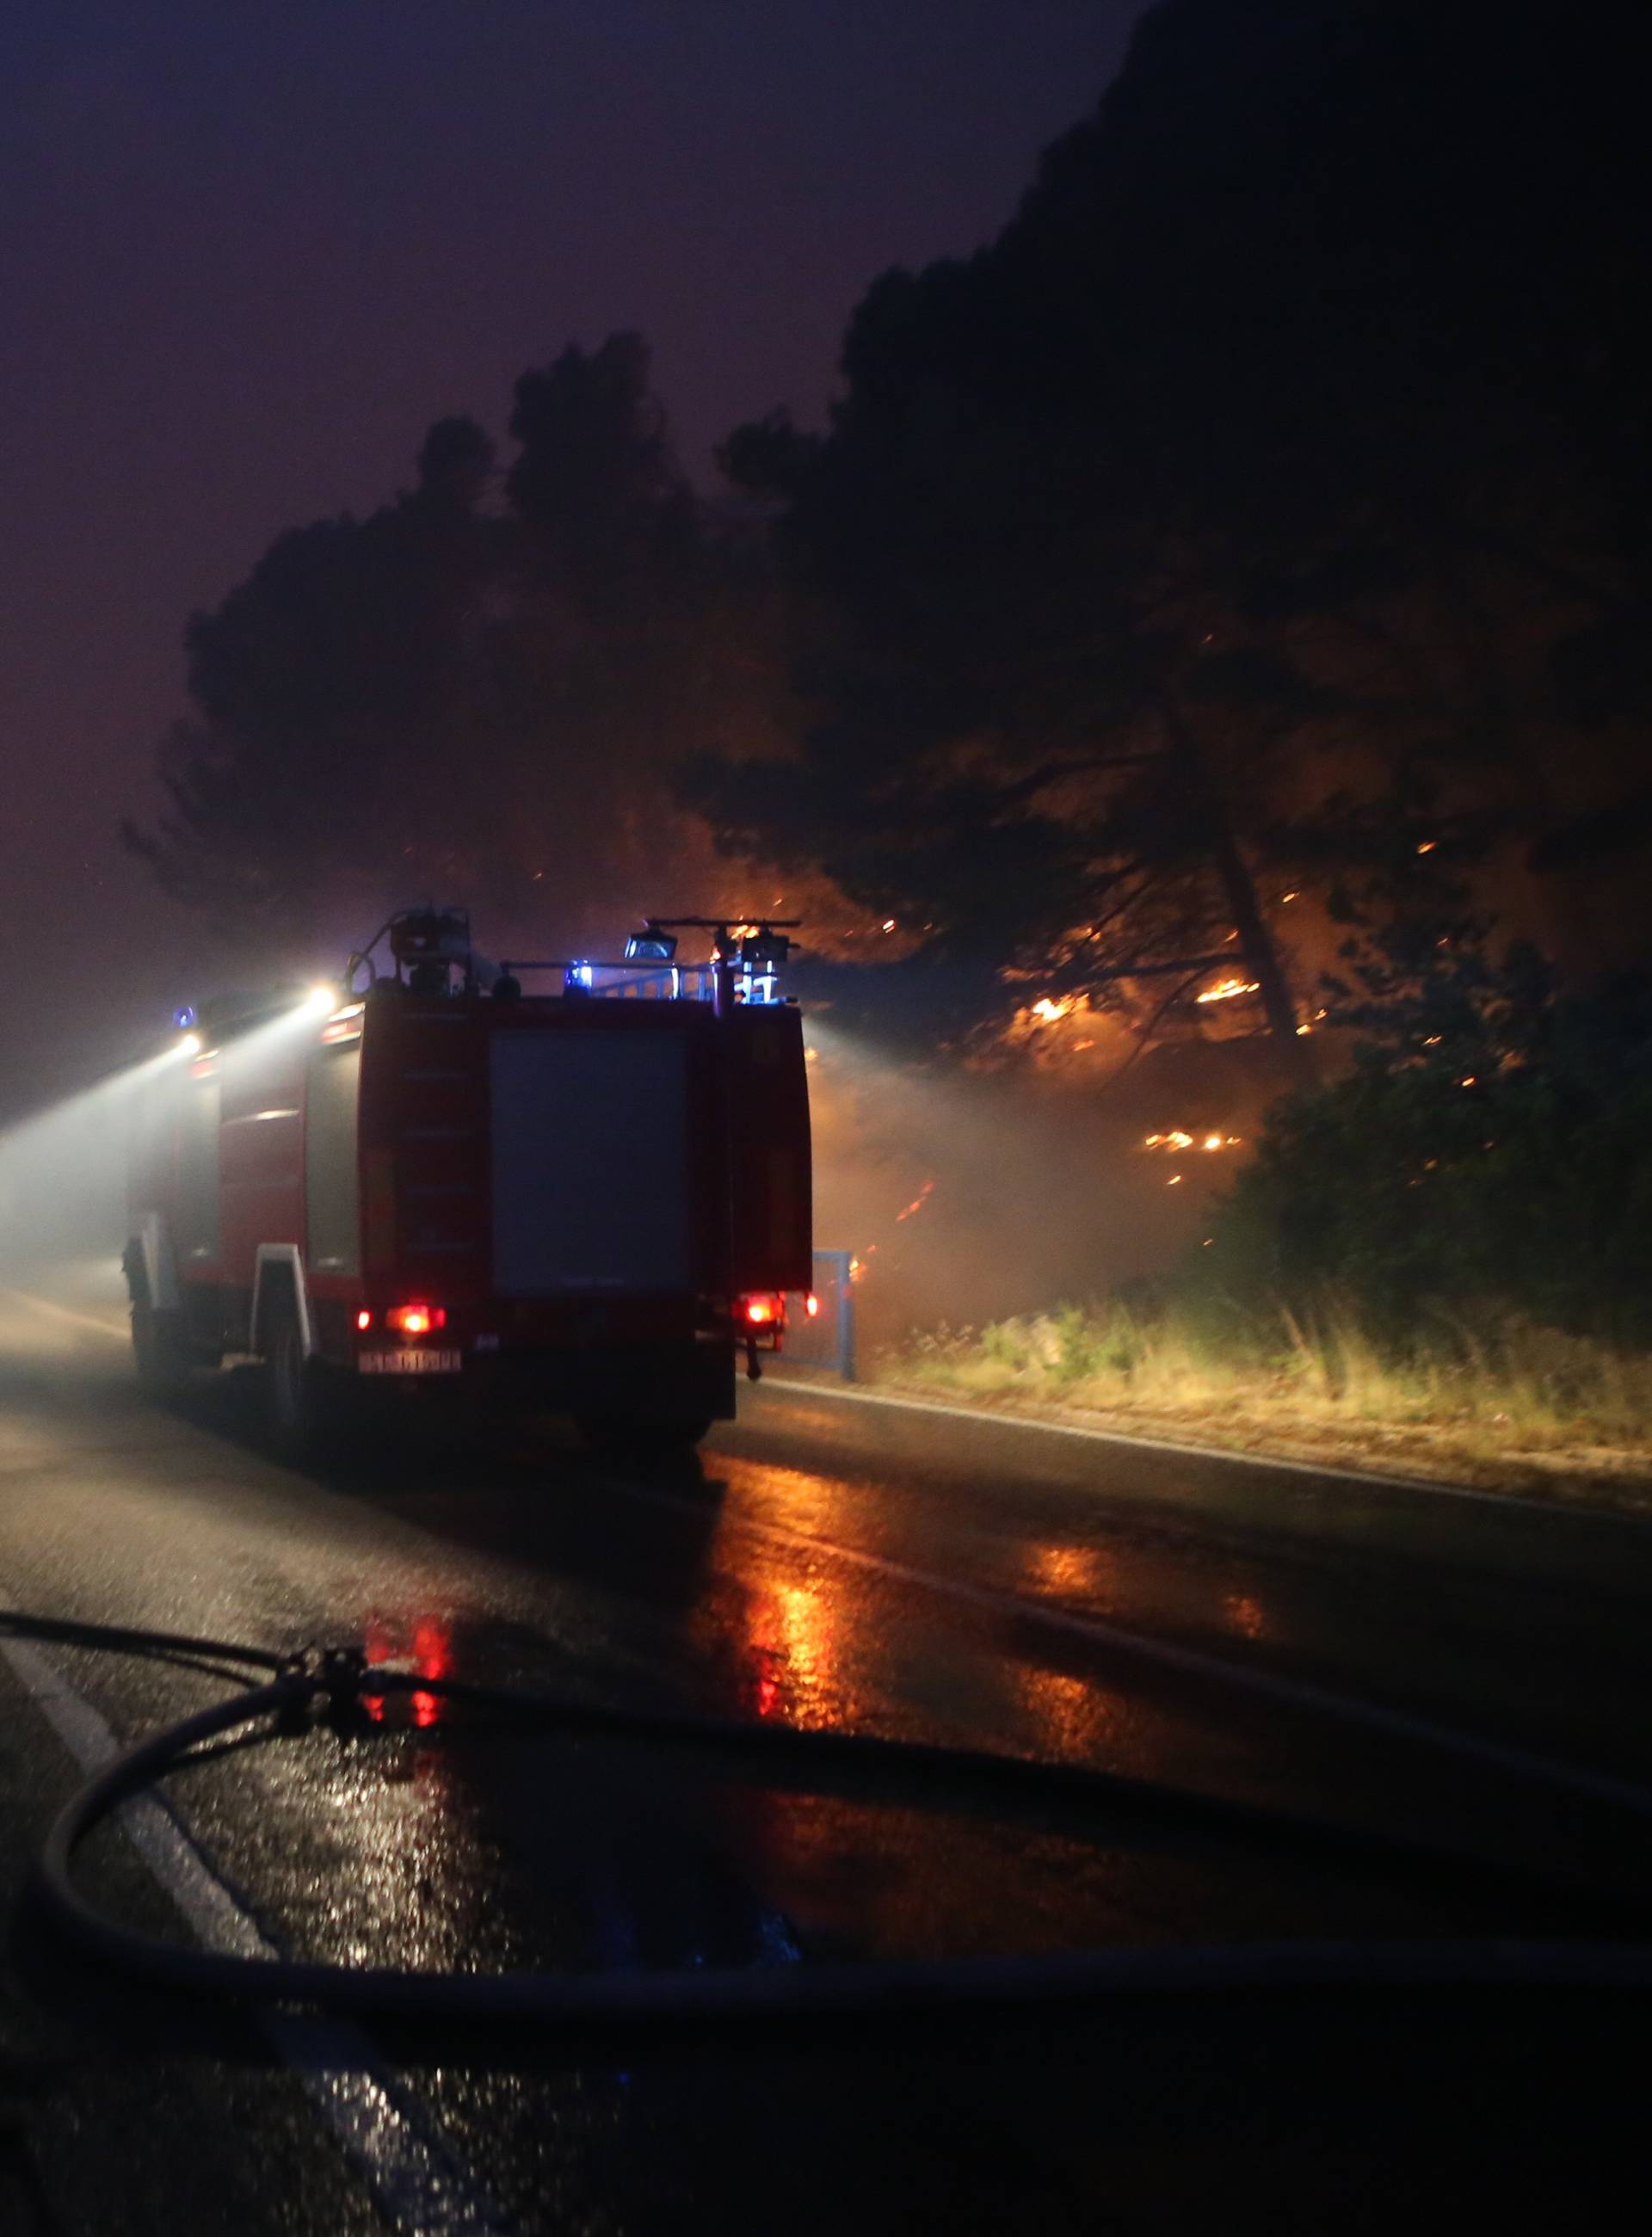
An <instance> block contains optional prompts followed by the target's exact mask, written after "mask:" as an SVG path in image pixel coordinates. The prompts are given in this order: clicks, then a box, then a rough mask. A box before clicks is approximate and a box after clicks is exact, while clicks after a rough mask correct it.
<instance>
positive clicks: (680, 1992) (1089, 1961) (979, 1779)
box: [0, 1612, 1652, 2025]
mask: <svg viewBox="0 0 1652 2237" xmlns="http://www.w3.org/2000/svg"><path fill="white" fill-rule="evenodd" d="M7 1623H10V1624H11V1625H12V1626H13V1627H23V1626H26V1627H28V1629H29V1630H30V1633H31V1634H32V1635H33V1636H36V1637H56V1638H60V1639H63V1640H66V1641H67V1642H68V1643H71V1644H75V1645H96V1644H100V1643H101V1644H104V1645H108V1646H116V1647H118V1648H119V1649H120V1650H121V1651H123V1652H130V1653H143V1652H152V1651H156V1642H159V1641H162V1640H164V1641H165V1642H166V1643H167V1644H168V1645H169V1646H173V1647H177V1646H182V1645H185V1644H187V1645H188V1646H190V1647H191V1648H193V1649H194V1650H195V1651H197V1652H202V1653H204V1652H210V1653H212V1654H214V1655H215V1656H217V1657H218V1658H219V1659H221V1660H232V1659H239V1660H241V1661H243V1662H244V1663H247V1664H249V1665H254V1666H257V1667H259V1668H261V1669H264V1670H269V1669H272V1668H273V1669H274V1671H275V1673H276V1674H275V1675H274V1677H272V1678H270V1679H268V1680H267V1681H266V1682H264V1683H261V1684H256V1685H251V1686H248V1687H247V1688H246V1689H245V1690H244V1691H242V1692H241V1693H236V1694H235V1695H234V1696H232V1697H231V1698H230V1699H228V1700H225V1701H221V1702H219V1703H216V1704H215V1705H214V1706H212V1707H210V1708H207V1709H203V1710H202V1711H200V1712H197V1713H196V1714H195V1715H194V1716H190V1717H186V1718H184V1719H182V1720H181V1721H180V1722H179V1723H177V1724H175V1725H173V1726H169V1727H168V1728H167V1729H166V1730H165V1731H163V1732H158V1733H156V1734H155V1736H154V1737H153V1738H151V1739H147V1740H144V1741H142V1742H141V1743H140V1744H138V1745H136V1746H135V1747H133V1748H131V1749H129V1751H128V1752H126V1753H125V1754H123V1755H122V1756H121V1757H120V1758H119V1759H117V1760H116V1762H114V1763H112V1764H110V1765H109V1766H108V1767H107V1768H106V1769H105V1770H103V1771H102V1772H99V1773H98V1774H97V1775H96V1777H94V1778H90V1779H89V1780H88V1781H87V1782H86V1783H85V1785H83V1786H82V1787H81V1788H80V1789H79V1790H78V1791H77V1792H76V1793H75V1794H74V1795H73V1796H72V1797H71V1798H70V1800H69V1802H68V1804H67V1805H65V1807H64V1808H63V1811H61V1812H60V1814H59V1816H58V1818H57V1819H56V1822H55V1824H54V1825H53V1826H52V1828H51V1831H50V1833H49V1835H48V1836H47V1839H46V1843H45V1846H44V1849H43V1852H42V1855H41V1858H40V1860H39V1866H38V1875H37V1877H38V1884H39V1889H40V1893H41V1895H42V1897H43V1901H44V1903H45V1905H46V1907H47V1910H49V1912H50V1915H51V1916H52V1917H54V1918H55V1919H56V1921H57V1922H58V1924H60V1925H61V1926H62V1927H63V1929H64V1930H66V1931H67V1932H68V1933H69V1935H70V1936H72V1937H73V1938H74V1939H75V1941H76V1942H77V1943H80V1944H81V1945H82V1946H83V1948H84V1949H86V1950H89V1951H90V1952H91V1953H92V1954H93V1955H94V1956H96V1957H100V1958H102V1959H103V1960H104V1961H106V1962H107V1963H111V1964H114V1965H116V1966H119V1967H120V1968H121V1969H122V1970H124V1971H126V1972H128V1973H130V1974H133V1975H135V1976H139V1977H140V1978H142V1979H144V1980H147V1981H149V1982H152V1983H155V1984H157V1985H159V1986H161V1987H163V1988H169V1989H173V1990H188V1991H192V1992H195V1993H197V1994H206V1995H210V1996H225V1997H232V1998H235V1999H237V2000H241V2001H244V2002H254V2003H295V2004H314V2005H319V2006H321V2007H324V2008H325V2009H328V2010H331V2011H336V2012H348V2013H352V2014H356V2015H362V2016H378V2017H380V2018H396V2019H402V2020H420V2021H432V2020H436V2021H447V2022H464V2023H476V2022H489V2023H495V2024H497V2023H524V2022H526V2023H544V2024H560V2025H568V2024H572V2023H585V2022H604V2021H613V2020H631V2021H680V2020H685V2019H696V2018H700V2019H718V2020H739V2019H763V2018H779V2017H783V2016H794V2015H804V2014H819V2015H826V2014H849V2015H853V2014H856V2013H859V2014H864V2015H874V2014H889V2013H893V2012H896V2011H899V2012H922V2011H927V2010H938V2009H948V2008H955V2007H959V2006H983V2005H985V2006H993V2005H996V2006H1008V2005H1015V2004H1022V2005H1027V2004H1050V2003H1084V2002H1089V2001H1093V2000H1094V1999H1097V1998H1099V1997H1102V1996H1107V1995H1109V1994H1116V1993H1120V1992H1128V1991H1138V1990H1205V1991H1209V1990H1277V1989H1291V1988H1295V1989H1311V1988H1351V1987H1379V1988H1412V1987H1424V1986H1428V1987H1433V1986H1442V1987H1443V1986H1469V1985H1482V1984H1494V1983H1497V1984H1514V1983H1520V1984H1526V1985H1536V1984H1551V1985H1564V1986H1589V1987H1613V1988H1620V1989H1622V1988H1628V1989H1646V1988H1649V1987H1652V1943H1643V1942H1640V1941H1633V1942H1631V1941H1623V1942H1619V1941H1603V1940H1595V1939H1576V1940H1571V1939H1559V1938H1555V1939H1548V1938H1519V1939H1506V1938H1505V1939H1473V1940H1464V1939H1457V1938H1450V1939H1441V1940H1437V1941H1431V1940H1407V1941H1398V1942H1395V1941H1390V1942H1371V1943H1360V1942H1351V1941H1343V1940H1299V1941H1272V1942H1256V1943H1232V1944H1229V1943H1220V1944H1201V1945H1193V1946H1188V1947H1173V1948H1168V1949H1147V1950H1090V1951H1078V1952H1070V1953H1062V1954H1059V1955H1055V1956H1041V1957H981V1958H965V1959H910V1960H895V1961H887V1960H884V1961H877V1962H868V1963H820V1964H814V1963H807V1962H805V1963H800V1964H789V1965H776V1966H769V1967H752V1968H717V1967H696V1968H694V1969H693V1970H684V1971H680V1972H640V1973H578V1972H567V1973H546V1972H521V1973H506V1974H465V1973H460V1974H433V1973H421V1972H409V1971H405V1970H400V1969H399V1968H394V1967H386V1966H350V1965H333V1964H327V1963H317V1962H314V1961H310V1960H304V1959H290V1958H282V1959H276V1960H266V1959H260V1958H245V1957H231V1956H226V1955H221V1954H220V1953H218V1952H215V1951H212V1950H192V1949H188V1948H180V1947H179V1946H178V1945H176V1944H175V1943H169V1942H162V1941H158V1940H156V1939H155V1938H154V1937H150V1936H148V1935H145V1934H142V1933H140V1932H138V1931H136V1930H134V1929H131V1928H129V1927H126V1926H122V1925H121V1924H119V1923H118V1922H117V1921H116V1920H114V1919H111V1918H109V1917H106V1916H105V1914H104V1913H103V1912H102V1911H101V1910H98V1909H97V1908H96V1905H95V1904H92V1903H91V1902H90V1901H89V1899H88V1898H87V1897H85V1896H84V1895H83V1894H82V1893H81V1891H79V1890H78V1889H77V1888H76V1885H75V1884H74V1881H73V1877H72V1873H71V1867H72V1864H73V1858H74V1854H75V1851H76V1847H77V1846H78V1844H80V1842H81V1841H82V1840H83V1839H84V1838H85V1837H86V1836H87V1835H88V1834H89V1832H90V1831H92V1830H93V1828H94V1827H95V1826H96V1825H99V1824H100V1823H101V1822H102V1820H103V1819H104V1818H107V1817H108V1816H109V1813H110V1812H111V1811H113V1810H115V1809H116V1807H117V1806H118V1805H119V1804H120V1803H121V1802H122V1801H123V1800H125V1799H127V1798H129V1797H130V1796H131V1795H132V1794H134V1793H135V1792H138V1791H139V1790H141V1789H142V1788H143V1787H146V1786H149V1785H154V1784H155V1782H157V1781H158V1780H160V1779H161V1778H164V1777H165V1776H166V1775H167V1773H169V1772H172V1771H175V1770H177V1769H180V1768H183V1767H186V1766H187V1765H188V1762H189V1760H190V1759H191V1751H193V1750H195V1749H196V1748H199V1747H200V1746H201V1745H202V1744H203V1743H204V1742H206V1741H208V1740H212V1739H218V1738H221V1736H222V1735H224V1734H226V1733H228V1732H236V1731H239V1730H242V1729H244V1728H246V1727H248V1726H252V1725H254V1724H257V1723H258V1722H260V1721H261V1720H269V1722H270V1724H271V1728H272V1730H275V1731H280V1730H287V1731H292V1730H294V1729H306V1728H307V1727H308V1725H309V1723H310V1720H311V1719H312V1718H313V1717H314V1713H315V1712H316V1711H317V1710H318V1709H326V1710H327V1711H328V1712H331V1713H333V1714H334V1715H340V1716H348V1714H349V1713H350V1712H352V1711H355V1712H359V1710H360V1704H361V1702H362V1701H363V1700H364V1699H377V1698H379V1697H380V1696H384V1695H388V1694H391V1693H430V1694H436V1695H439V1696H441V1697H443V1698H445V1699H451V1700H453V1701H455V1702H462V1703H468V1704H470V1705H472V1706H478V1707H486V1708H490V1709H494V1710H499V1709H503V1710H506V1711H507V1712H509V1713H510V1714H511V1715H512V1716H513V1717H516V1718H521V1717H523V1716H527V1717H529V1718H531V1719H532V1720H533V1721H534V1722H535V1723H536V1724H539V1725H542V1726H546V1727H549V1728H552V1729H555V1730H557V1731H559V1732H564V1733H576V1732H578V1733H585V1734H588V1735H593V1736H599V1737H604V1738H608V1739H624V1740H630V1741H633V1742H639V1743H645V1744H648V1745H657V1746H668V1747H671V1748H674V1749H679V1750H680V1749H683V1748H685V1747H686V1748H690V1749H700V1750H704V1751H716V1752H723V1753H725V1754H727V1753H735V1754H737V1755H738V1756H739V1757H740V1758H741V1759H743V1760H747V1759H749V1760H750V1761H751V1762H752V1763H753V1764H754V1765H758V1766H763V1765H767V1766H771V1767H772V1769H773V1770H774V1771H775V1772H779V1773H781V1774H783V1775H788V1774H789V1775H790V1776H792V1777H793V1778H805V1777H807V1775H808V1774H809V1772H816V1773H827V1772H831V1771H834V1770H836V1771H838V1772H842V1771H844V1770H849V1771H853V1772H867V1773H869V1774H870V1775H872V1776H873V1777H874V1778H882V1779H885V1780H887V1779H889V1778H891V1777H895V1778H899V1779H900V1780H901V1781H902V1783H903V1784H904V1785H905V1786H906V1788H907V1799H909V1801H911V1802H913V1803H914V1804H916V1805H922V1803H923V1802H924V1801H926V1800H928V1799H932V1797H928V1796H926V1795H925V1794H924V1793H923V1792H922V1789H920V1790H919V1791H918V1792H912V1791H911V1782H912V1780H913V1778H915V1777H916V1778H922V1779H924V1780H927V1781H931V1782H933V1781H935V1779H936V1778H942V1779H945V1780H950V1781H951V1782H953V1783H954V1784H955V1785H963V1786H965V1787H966V1788H968V1789H970V1790H973V1791H976V1792H979V1793H980V1794H981V1796H982V1797H983V1798H998V1799H999V1800H1001V1801H1002V1800H1004V1799H1006V1798H1021V1799H1022V1800H1026V1799H1028V1798H1038V1797H1042V1798H1046V1799H1049V1800H1054V1799H1059V1800H1061V1801H1063V1802H1065V1803H1077V1802H1087V1803H1088V1804H1091V1805H1097V1804H1105V1805H1107V1806H1108V1807H1109V1809H1111V1810H1113V1811H1127V1812H1133V1813H1138V1814H1139V1813H1141V1812H1143V1811H1146V1812H1149V1813H1151V1814H1153V1815H1154V1816H1156V1817H1159V1818H1162V1819H1165V1820H1166V1821H1168V1822H1171V1823H1173V1824H1176V1825H1184V1826H1188V1827H1196V1828H1198V1829H1200V1830H1203V1831H1225V1832H1226V1833H1228V1834H1229V1835H1233V1834H1240V1835H1243V1836H1245V1837H1246V1838H1249V1839H1251V1840H1252V1841H1264V1842H1272V1844H1274V1845H1276V1846H1282V1847H1285V1848H1288V1849H1290V1850H1291V1851H1293V1852H1296V1853H1298V1854H1300V1853H1301V1852H1302V1851H1304V1850H1305V1849H1308V1848H1311V1849H1312V1851H1314V1852H1315V1853H1317V1854H1319V1855H1324V1854H1325V1853H1326V1852H1327V1851H1332V1852H1339V1853H1342V1854H1345V1855H1346V1854H1349V1853H1352V1854H1355V1855H1357V1856H1358V1857H1359V1858H1363V1859H1364V1860H1365V1863H1366V1864H1369V1863H1370V1861H1371V1857H1372V1855H1373V1853H1374V1854H1376V1855H1378V1856H1383V1855H1384V1854H1385V1855H1387V1856H1388V1857H1390V1858H1391V1859H1393V1860H1394V1861H1396V1862H1401V1863H1408V1864H1410V1865H1411V1868H1412V1869H1417V1868H1419V1867H1420V1868H1424V1869H1428V1868H1432V1869H1433V1871H1435V1872H1436V1874H1437V1876H1438V1877H1442V1878H1444V1879H1446V1880H1448V1881H1449V1882H1450V1883H1451V1884H1455V1885H1456V1886H1457V1887H1458V1888H1459V1889H1460V1887H1461V1885H1462V1883H1463V1880H1464V1872H1465V1870H1466V1869H1467V1867H1466V1866H1465V1864H1464V1860H1462V1859H1451V1858H1440V1857H1439V1856H1437V1855H1435V1854H1432V1853H1431V1852H1428V1851H1420V1850H1418V1849H1416V1848H1414V1847H1407V1846H1406V1844H1401V1843H1398V1842H1384V1841H1383V1840H1381V1839H1379V1838H1373V1837H1368V1836H1365V1835H1364V1834H1358V1833H1350V1832H1346V1831H1341V1830H1340V1829H1336V1828H1332V1827H1328V1826H1325V1825H1317V1824H1315V1823H1313V1822H1312V1821H1308V1820H1301V1819H1292V1818H1284V1817H1281V1816H1279V1815H1277V1814H1276V1813H1273V1812H1270V1811H1263V1810H1259V1809H1256V1808H1253V1807H1252V1806H1250V1805H1245V1804H1240V1803H1232V1802H1227V1801H1223V1800H1219V1799H1216V1798H1210V1797H1206V1796H1200V1795H1196V1794H1192V1793H1187V1792H1182V1791H1180V1790H1179V1789H1176V1788H1171V1787H1162V1786H1157V1785H1153V1784H1151V1783H1149V1782H1146V1781H1140V1780H1135V1779H1129V1778H1117V1777H1114V1776H1113V1775H1112V1774H1109V1773H1106V1772H1093V1771H1086V1770H1081V1769H1079V1768H1077V1767H1075V1766H1070V1765H1045V1764H1037V1763H1033V1762H1030V1761H1027V1760H1024V1759H1018V1758H1014V1757H1008V1756H1000V1755H993V1754H985V1753H976V1752H969V1751H965V1750H957V1749H949V1748H943V1747H936V1746H931V1745H926V1744H923V1743H918V1742H909V1741H895V1740H881V1739H861V1738H857V1737H856V1736H854V1735H851V1734H847V1733H841V1732H801V1731H798V1730H796V1728H795V1727H792V1726H779V1725H752V1724H747V1723H743V1722H739V1721H737V1720H731V1719H722V1718H712V1717H702V1716H696V1715H692V1714H686V1713H679V1712H668V1711H631V1710H621V1709H613V1708H608V1707H604V1706H600V1705H598V1704H592V1703H585V1702H581V1701H578V1700H569V1699H555V1698H548V1697H545V1696H539V1695H534V1694H531V1693H523V1692H519V1691H517V1690H514V1689H509V1688H502V1687H494V1686H478V1685H473V1684H470V1683H467V1682H466V1681H464V1680H461V1679H436V1678H426V1677H424V1676H420V1675H417V1674H413V1673H405V1672H400V1671H393V1670H388V1669H386V1668H384V1667H383V1666H372V1667H369V1666H368V1665H367V1662H366V1660H365V1659H364V1658H363V1656H362V1655H361V1654H360V1653H359V1651H357V1650H355V1649H334V1650H327V1651H320V1652H318V1651H315V1650H312V1651H310V1652H308V1653H305V1654H302V1655H299V1656H293V1657H282V1656H280V1655H276V1654H273V1653H268V1652H266V1651H263V1650H260V1649H256V1648H241V1647H238V1646H233V1645H229V1644H226V1643H225V1642H222V1641H215V1640H189V1641H187V1642H186V1641H182V1640H179V1639H178V1638H177V1637H176V1636H175V1635H174V1634H169V1633H140V1632H135V1631H129V1630H114V1631H111V1633H109V1635H108V1636H107V1637H101V1636H98V1635H97V1634H100V1633H101V1627H98V1626H96V1625H85V1624H70V1625H62V1626H59V1625H56V1624H52V1623H50V1622H48V1621H46V1620H39V1619H22V1620H21V1622H20V1621H19V1620H18V1619H16V1618H12V1617H10V1616H8V1615H7V1614H5V1613H3V1612H0V1624H7ZM145 1642H148V1644H145ZM1473 1869H1474V1870H1475V1871H1477V1873H1479V1874H1480V1875H1481V1876H1482V1877H1484V1868H1483V1866H1476V1867H1474V1868H1473ZM1511 1877H1512V1876H1511ZM1524 1884H1525V1885H1526V1886H1527V1888H1528V1889H1529V1888H1530V1884H1531V1883H1530V1881H1529V1880H1528V1881H1526V1882H1525V1883H1524ZM1549 1892H1550V1894H1551V1896H1552V1894H1553V1889H1552V1887H1551V1888H1550V1890H1549Z"/></svg>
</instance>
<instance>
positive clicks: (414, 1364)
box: [356, 1349, 464, 1375]
mask: <svg viewBox="0 0 1652 2237" xmlns="http://www.w3.org/2000/svg"><path fill="white" fill-rule="evenodd" d="M463 1363H464V1354H463V1353H462V1352H458V1351H414V1350H413V1349H406V1350H402V1351H364V1352H362V1353H360V1355H359V1356H358V1357H357V1360H356V1365H357V1366H358V1367H359V1368H360V1370H361V1372H362V1374H363V1375H457V1374H458V1373H459V1369H460V1367H461V1366H462V1364H463Z"/></svg>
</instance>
